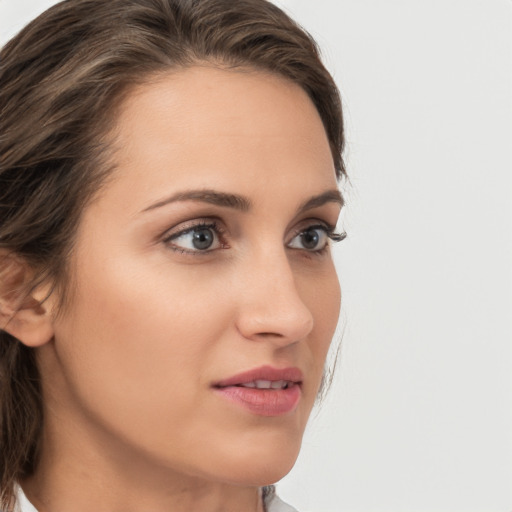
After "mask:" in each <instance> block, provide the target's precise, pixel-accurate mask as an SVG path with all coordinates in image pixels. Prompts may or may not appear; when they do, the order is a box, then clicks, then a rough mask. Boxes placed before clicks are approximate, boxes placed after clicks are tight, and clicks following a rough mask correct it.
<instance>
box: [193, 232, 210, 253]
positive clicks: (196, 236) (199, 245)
mask: <svg viewBox="0 0 512 512" xmlns="http://www.w3.org/2000/svg"><path fill="white" fill-rule="evenodd" d="M214 241H215V235H214V233H213V231H212V230H211V229H210V228H201V229H196V230H194V231H193V232H192V245H193V246H194V248H195V249H198V250H204V249H209V248H210V247H211V245H212V244H213V242H214Z"/></svg>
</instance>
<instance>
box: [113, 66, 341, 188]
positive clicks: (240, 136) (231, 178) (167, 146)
mask: <svg viewBox="0 0 512 512" xmlns="http://www.w3.org/2000/svg"><path fill="white" fill-rule="evenodd" d="M114 147H115V149H116V151H115V164H116V166H117V167H118V168H119V169H121V170H122V171H123V172H122V173H120V174H121V175H124V176H128V175H130V176H131V177H132V178H133V179H134V180H137V181H139V182H140V183H142V182H143V181H145V182H146V183H147V185H146V187H143V188H148V187H149V186H150V184H151V186H153V187H155V188H156V189H158V188H160V187H161V188H163V189H168V187H169V186H171V185H172V186H174V187H185V186H186V187H193V188H201V187H211V186H212V182H213V184H215V185H218V186H219V187H221V188H224V189H227V190H229V189H230V188H231V187H233V186H234V185H236V187H238V188H240V187H242V188H246V189H248V190H247V191H246V192H250V191H251V190H252V187H253V185H254V184H255V182H258V181H261V180H262V179H263V180H265V183H266V184H267V185H268V186H270V185H272V186H279V187H278V188H282V187H283V186H285V187H286V186H287V187H289V186H290V182H297V181H299V182H300V185H301V188H303V189H304V188H306V189H311V193H315V192H316V191H317V190H320V191H323V189H326V188H329V187H330V188H332V187H333V185H334V186H335V183H336V180H335V171H334V165H333V161H332V155H331V152H330V147H329V142H328V139H327V136H326V134H325V130H324V127H323V124H322V121H321V119H320V116H319V114H318V112H317V110H316V108H315V106H314V105H313V103H312V101H311V100H310V99H309V97H308V96H307V94H306V93H305V92H304V91H303V90H302V89H301V88H300V87H299V86H298V85H296V84H294V83H292V82H291V81H289V80H287V79H285V78H282V77H279V76H275V75H272V74H269V73H264V72H260V71H254V70H226V69H218V68H213V67H208V66H204V67H199V66H197V67H193V68H189V69H186V70H182V71H178V72H173V73H169V74H166V75H162V76H159V77H158V78H156V79H155V80H153V81H151V82H150V83H146V84H144V85H142V86H139V87H138V88H137V89H135V90H134V91H132V92H131V94H129V95H128V97H127V99H126V100H125V102H124V103H123V105H122V106H121V109H120V113H119V117H118V120H117V127H116V130H115V143H114ZM160 191H161V190H160Z"/></svg>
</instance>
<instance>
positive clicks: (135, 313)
mask: <svg viewBox="0 0 512 512" xmlns="http://www.w3.org/2000/svg"><path fill="white" fill-rule="evenodd" d="M114 149H115V152H114V153H113V159H114V162H115V164H116V170H115V171H114V173H113V175H112V179H111V180H109V181H108V183H106V184H105V186H104V187H103V188H102V190H101V191H100V193H99V194H98V196H97V197H96V198H95V200H94V201H93V202H92V203H91V204H90V205H89V206H88V207H87V208H86V209H85V211H84V213H83V216H82V220H81V223H80V226H79V229H78V233H77V238H76V245H75V247H74V252H73V255H72V261H71V272H72V276H73V279H72V284H73V294H72V299H71V303H70V304H69V305H68V306H67V308H66V309H65V311H64V312H63V313H62V314H61V315H60V316H57V318H56V319H55V320H54V325H53V328H54V339H53V340H52V341H51V342H50V343H48V344H46V345H45V346H44V347H42V349H41V350H40V354H39V355H40V364H41V369H42V373H43V382H45V393H46V395H47V404H48V405H47V422H48V429H49V431H50V432H51V431H52V429H53V432H55V433H57V434H59V435H61V436H63V437H62V438H64V437H65V436H66V435H72V437H73V438H75V439H76V438H77V436H79V437H78V438H79V439H82V440H83V443H82V444H83V446H84V448H83V450H84V452H85V450H88V451H90V449H91V447H92V450H94V449H95V448H94V446H93V445H96V448H98V446H99V445H101V449H102V451H103V453H104V454H108V453H112V454H113V453H118V452H116V450H118V449H119V447H120V446H122V450H123V453H124V454H126V453H131V454H133V456H134V457H138V458H139V460H143V461H144V462H145V463H146V464H154V465H158V466H159V467H165V468H169V469H170V470H173V471H177V472H179V473H182V474H187V475H192V476H195V477H200V478H206V479H210V480H217V481H224V482H230V483H237V484H254V485H261V484H266V483H269V482H273V481H276V480H278V479H279V478H281V477H282V476H283V475H284V474H286V473H287V472H288V471H289V469H290V468H291V466H292V465H293V463H294V461H295V459H296V457H297V454H298V451H299V447H300V443H301V438H302V435H303V431H304V428H305V425H306V421H307V419H308V416H309V414H310V411H311V408H312V406H313V403H314V400H315V396H316V394H317V391H318V388H319V384H320V380H321V377H322V373H323V368H324V362H325V357H326V353H327V350H328V347H329V344H330V342H331V338H332V336H333V333H334V329H335V326H336V322H337V318H338V313H339V307H340V290H339V285H338V280H337V277H336V273H335V269H334V266H333V261H332V258H331V254H330V248H329V244H328V243H327V233H328V232H329V230H330V229H331V227H332V226H334V225H335V224H336V221H337V218H338V214H339V211H340V197H339V195H338V193H337V191H336V179H335V172H334V168H333V161H332V157H331V153H330V149H329V144H328V140H327V137H326V134H325V131H324V128H323V126H322V122H321V120H320V118H319V115H318V113H317V111H316V109H315V107H314V106H313V104H312V102H311V101H310V100H309V98H308V97H307V95H306V94H305V93H304V92H303V90H302V89H300V88H299V87H298V86H296V85H294V84H292V83H289V82H288V81H286V80H284V79H282V78H278V77H275V76H271V75H268V74H264V73H262V72H256V71H228V70H219V69H214V68H211V67H194V68H191V69H188V70H185V71H180V72H175V73H172V74H169V75H167V76H165V77H160V78H159V79H158V80H157V81H154V82H152V83H150V84H148V85H145V86H141V87H139V88H138V89H137V90H136V91H134V92H133V93H131V94H130V95H129V97H128V99H127V100H126V101H125V103H124V105H123V107H122V109H121V113H120V117H119V122H118V125H117V129H116V133H115V143H114ZM246 372H249V373H246ZM244 374H245V375H244ZM269 385H270V386H273V387H275V388H279V389H260V387H263V388H265V387H268V386H269ZM254 386H256V387H254ZM55 439H59V436H58V435H57V436H55ZM75 449H80V448H77V447H76V446H75Z"/></svg>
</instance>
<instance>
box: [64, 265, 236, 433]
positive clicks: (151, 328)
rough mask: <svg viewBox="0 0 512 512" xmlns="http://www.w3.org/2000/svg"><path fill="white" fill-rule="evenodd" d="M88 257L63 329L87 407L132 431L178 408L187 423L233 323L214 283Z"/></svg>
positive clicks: (67, 361) (69, 366)
mask: <svg viewBox="0 0 512 512" xmlns="http://www.w3.org/2000/svg"><path fill="white" fill-rule="evenodd" d="M82 261H83V263H82V265H80V266H78V268H79V269H80V276H79V277H80V279H79V283H78V285H79V286H78V287H77V293H76V296H75V297H74V302H73V305H72V307H70V311H69V314H68V315H66V316H64V317H63V318H62V320H61V321H60V322H59V323H58V325H57V326H56V350H57V351H58V352H59V354H58V355H59V360H60V361H61V362H62V366H63V371H64V372H65V373H66V377H67V380H68V381H69V383H70V384H71V386H72V387H73V391H74V393H75V395H76V396H78V397H79V400H80V401H81V402H83V403H82V404H81V405H85V407H86V409H87V410H88V411H89V413H90V414H95V415H97V417H98V418H101V420H102V421H106V422H109V425H110V427H111V428H112V427H115V428H117V427H118V426H120V425H123V424H126V425H131V427H130V428H131V429H132V432H131V433H132V434H137V423H139V424H140V432H143V429H147V426H148V424H150V423H151V421H153V422H155V424H156V422H157V420H158V419H160V418H161V417H162V414H164V413H163V412H162V411H170V410H171V408H172V410H174V411H180V412H181V417H182V418H183V421H184V422H186V418H187V414H189V412H190V411H193V410H194V408H193V407H192V405H194V404H195V405H197V404H198V400H200V399H201V398H200V397H197V396H196V395H195V390H198V389H201V384H202V383H201V378H204V377H203V376H204V375H205V374H207V371H206V370H207V362H208V361H209V359H210V352H211V351H212V350H213V349H214V347H215V343H214V340H215V339H218V338H219V337H220V336H221V333H222V330H223V329H224V328H225V327H226V325H225V320H224V319H225V318H226V317H227V316H228V315H227V313H226V307H225V306H223V305H222V304H220V303H219V300H218V297H217V300H214V299H215V297H214V295H215V293H214V292H215V290H216V289H217V287H216V286H215V283H209V286H204V284H203V285H201V284H200V283H201V280H200V279H196V278H197V277H198V276H194V275H190V273H186V274H185V275H183V273H181V274H180V275H178V273H174V274H176V275H174V274H173V273H172V271H171V270H170V266H167V267H166V266H163V265H162V266H160V267H158V266H157V267H156V270H155V266H151V265H147V264H144V265H143V264H141V263H140V261H138V260H136V259H133V260H130V259H126V258H125V259H124V260H123V259H122V258H121V256H119V258H112V259H110V260H109V261H110V263H109V261H102V260H101V259H98V260H96V261H94V260H93V259H89V260H87V261H84V260H82ZM149 269H151V271H149ZM212 285H213V286H212ZM205 304H208V307H207V308H206V307H205ZM206 327H207V328H206ZM184 383H186V385H184ZM178 389H179V393H178V392H177V391H176V390H178ZM142 416H144V417H145V418H146V420H147V421H146V422H145V423H143V422H142V419H140V418H141V417H142ZM169 423H170V422H167V424H169ZM140 432H139V433H140Z"/></svg>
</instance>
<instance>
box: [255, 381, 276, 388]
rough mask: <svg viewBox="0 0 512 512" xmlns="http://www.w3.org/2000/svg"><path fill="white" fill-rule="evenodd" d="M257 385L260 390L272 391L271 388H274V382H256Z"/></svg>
mask: <svg viewBox="0 0 512 512" xmlns="http://www.w3.org/2000/svg"><path fill="white" fill-rule="evenodd" d="M255 383H256V387H257V388H258V389H270V386H272V381H270V380H256V381H255Z"/></svg>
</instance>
